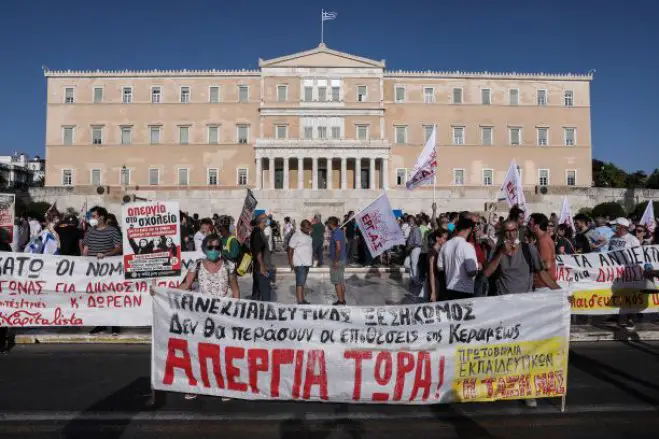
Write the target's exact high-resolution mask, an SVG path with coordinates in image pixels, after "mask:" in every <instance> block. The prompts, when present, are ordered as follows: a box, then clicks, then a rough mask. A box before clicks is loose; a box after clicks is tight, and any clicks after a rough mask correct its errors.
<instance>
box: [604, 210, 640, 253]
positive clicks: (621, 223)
mask: <svg viewBox="0 0 659 439" xmlns="http://www.w3.org/2000/svg"><path fill="white" fill-rule="evenodd" d="M611 225H613V226H615V228H616V233H615V235H614V236H613V237H612V238H611V239H610V240H609V251H615V250H620V249H623V248H631V247H638V246H640V245H641V243H640V242H639V240H638V239H637V238H636V237H635V236H634V235H632V234H631V233H629V226H630V225H631V223H630V222H629V220H628V219H627V218H622V217H620V218H617V219H615V220H614V221H612V222H611Z"/></svg>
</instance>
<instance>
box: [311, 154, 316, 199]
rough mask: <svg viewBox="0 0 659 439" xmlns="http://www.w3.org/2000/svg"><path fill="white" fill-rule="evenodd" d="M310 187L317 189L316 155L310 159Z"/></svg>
mask: <svg viewBox="0 0 659 439" xmlns="http://www.w3.org/2000/svg"><path fill="white" fill-rule="evenodd" d="M311 174H312V175H311V189H313V190H315V191H316V190H318V157H313V158H312V159H311Z"/></svg>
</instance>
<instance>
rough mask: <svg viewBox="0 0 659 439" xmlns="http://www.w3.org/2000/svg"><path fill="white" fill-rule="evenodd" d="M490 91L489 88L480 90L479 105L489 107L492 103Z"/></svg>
mask: <svg viewBox="0 0 659 439" xmlns="http://www.w3.org/2000/svg"><path fill="white" fill-rule="evenodd" d="M491 93H492V92H491V90H490V89H489V88H483V89H481V104H483V105H490V104H491V103H492V99H491V98H492V97H491Z"/></svg>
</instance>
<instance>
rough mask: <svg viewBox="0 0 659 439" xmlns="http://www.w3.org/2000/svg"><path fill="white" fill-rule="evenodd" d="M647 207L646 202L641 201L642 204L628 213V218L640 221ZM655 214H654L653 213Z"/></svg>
mask: <svg viewBox="0 0 659 439" xmlns="http://www.w3.org/2000/svg"><path fill="white" fill-rule="evenodd" d="M647 207H648V202H647V201H643V202H642V203H638V204H637V205H636V206H634V208H633V209H632V210H630V211H629V216H630V217H632V218H634V219H635V220H640V219H641V217H642V216H643V214H644V213H645V209H646V208H647ZM655 214H656V212H655Z"/></svg>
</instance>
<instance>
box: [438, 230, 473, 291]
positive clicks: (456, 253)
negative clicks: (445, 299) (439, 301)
mask: <svg viewBox="0 0 659 439" xmlns="http://www.w3.org/2000/svg"><path fill="white" fill-rule="evenodd" d="M437 268H439V269H440V270H444V272H445V273H446V288H447V289H449V290H454V291H460V292H462V293H469V294H474V278H473V277H469V276H468V275H467V273H468V272H471V271H476V270H478V260H477V259H476V249H475V248H474V246H473V245H471V244H469V243H468V242H467V241H466V240H465V239H464V238H463V237H461V236H456V237H454V238H451V239H450V240H448V242H447V243H446V244H444V246H443V247H442V250H441V251H440V253H439V257H438V258H437Z"/></svg>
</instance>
